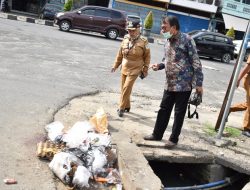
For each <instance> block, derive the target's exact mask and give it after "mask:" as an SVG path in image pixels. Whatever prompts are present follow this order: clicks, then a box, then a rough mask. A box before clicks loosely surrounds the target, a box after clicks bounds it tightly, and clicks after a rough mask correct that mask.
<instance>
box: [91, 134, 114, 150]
mask: <svg viewBox="0 0 250 190" xmlns="http://www.w3.org/2000/svg"><path fill="white" fill-rule="evenodd" d="M88 137H89V139H90V140H89V141H90V143H91V144H92V145H93V146H105V147H108V146H109V145H110V144H111V136H110V135H109V134H108V133H105V134H99V133H89V134H88Z"/></svg>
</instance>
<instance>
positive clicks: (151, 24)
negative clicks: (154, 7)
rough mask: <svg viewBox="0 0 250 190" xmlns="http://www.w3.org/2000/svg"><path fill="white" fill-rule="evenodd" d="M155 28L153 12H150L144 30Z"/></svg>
mask: <svg viewBox="0 0 250 190" xmlns="http://www.w3.org/2000/svg"><path fill="white" fill-rule="evenodd" d="M152 26H153V12H152V11H149V13H148V15H147V16H146V18H145V20H144V28H145V29H148V30H150V29H151V28H152Z"/></svg>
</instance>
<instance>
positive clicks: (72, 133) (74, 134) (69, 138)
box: [63, 121, 94, 148]
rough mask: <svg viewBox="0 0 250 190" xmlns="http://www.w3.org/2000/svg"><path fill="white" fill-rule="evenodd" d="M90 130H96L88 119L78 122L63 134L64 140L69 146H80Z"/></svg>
mask: <svg viewBox="0 0 250 190" xmlns="http://www.w3.org/2000/svg"><path fill="white" fill-rule="evenodd" d="M89 131H91V132H92V131H94V128H93V126H92V125H90V123H89V122H88V121H82V122H80V121H79V122H76V123H75V124H74V126H73V127H72V128H71V129H70V130H69V131H68V132H67V133H66V134H65V135H64V136H63V141H64V142H66V143H67V147H69V148H78V147H79V146H80V145H82V143H84V140H86V139H87V136H88V132H89Z"/></svg>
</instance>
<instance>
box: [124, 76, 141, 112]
mask: <svg viewBox="0 0 250 190" xmlns="http://www.w3.org/2000/svg"><path fill="white" fill-rule="evenodd" d="M137 77H138V75H124V74H121V99H120V109H122V110H124V109H125V108H130V95H131V92H132V88H133V85H134V83H135V80H136V79H137Z"/></svg>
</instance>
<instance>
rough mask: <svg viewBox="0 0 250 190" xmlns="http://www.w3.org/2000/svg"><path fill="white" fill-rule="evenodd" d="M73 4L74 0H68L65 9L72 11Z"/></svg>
mask: <svg viewBox="0 0 250 190" xmlns="http://www.w3.org/2000/svg"><path fill="white" fill-rule="evenodd" d="M72 5H73V0H68V1H67V2H66V3H65V4H64V8H63V10H64V11H70V10H71V8H72Z"/></svg>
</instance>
